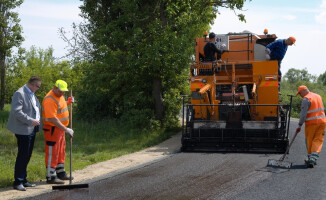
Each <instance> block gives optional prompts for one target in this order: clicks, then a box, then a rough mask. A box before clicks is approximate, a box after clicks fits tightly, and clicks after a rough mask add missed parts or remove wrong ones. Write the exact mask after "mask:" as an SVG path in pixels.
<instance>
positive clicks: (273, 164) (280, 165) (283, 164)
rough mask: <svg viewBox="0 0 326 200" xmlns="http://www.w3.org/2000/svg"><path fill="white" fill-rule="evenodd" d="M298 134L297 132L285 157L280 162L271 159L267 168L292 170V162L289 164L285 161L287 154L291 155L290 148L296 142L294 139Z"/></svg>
mask: <svg viewBox="0 0 326 200" xmlns="http://www.w3.org/2000/svg"><path fill="white" fill-rule="evenodd" d="M297 135H298V133H297V132H296V133H295V134H294V136H293V138H292V140H291V142H290V144H289V146H288V148H287V149H286V151H285V153H284V155H283V156H282V157H281V158H280V159H279V160H275V159H269V160H268V163H267V167H275V168H286V169H290V168H291V166H292V163H291V162H287V161H284V158H285V156H286V154H288V153H289V151H290V147H291V145H292V143H293V141H294V139H295V138H296V137H297Z"/></svg>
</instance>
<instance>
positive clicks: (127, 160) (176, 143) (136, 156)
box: [0, 133, 181, 200]
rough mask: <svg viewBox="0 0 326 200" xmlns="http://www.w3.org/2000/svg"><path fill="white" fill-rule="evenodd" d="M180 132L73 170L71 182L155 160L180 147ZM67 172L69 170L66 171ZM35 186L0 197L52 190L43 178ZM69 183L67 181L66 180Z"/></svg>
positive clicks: (1, 191) (5, 192)
mask: <svg viewBox="0 0 326 200" xmlns="http://www.w3.org/2000/svg"><path fill="white" fill-rule="evenodd" d="M180 139H181V133H179V134H176V135H174V136H173V137H171V138H170V139H168V140H166V141H164V142H163V143H161V144H159V145H157V146H154V147H150V148H147V149H144V150H142V151H139V152H135V153H132V154H128V155H124V156H121V157H118V158H115V159H112V160H108V161H104V162H101V163H97V164H94V165H90V166H88V167H86V168H84V169H82V170H76V171H73V173H72V174H73V177H74V180H73V184H74V183H75V184H78V183H91V182H94V181H97V180H100V179H104V178H105V177H107V176H108V175H110V174H113V173H114V172H118V171H119V170H123V169H128V168H131V167H136V166H138V165H141V164H144V163H147V162H151V161H155V160H158V159H161V158H164V157H166V156H169V155H170V154H173V153H174V152H177V151H179V150H180V147H181V142H180ZM68 173H69V172H68ZM36 184H37V186H36V187H35V188H27V191H17V190H14V189H12V187H11V188H5V189H0V196H1V199H3V200H4V199H20V198H24V197H31V196H36V195H39V194H43V193H48V192H51V191H52V186H53V185H49V184H46V183H45V180H42V181H41V182H37V183H36ZM66 184H69V181H66Z"/></svg>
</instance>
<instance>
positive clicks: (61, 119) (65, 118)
mask: <svg viewBox="0 0 326 200" xmlns="http://www.w3.org/2000/svg"><path fill="white" fill-rule="evenodd" d="M43 119H44V121H46V122H49V121H50V120H49V119H48V118H43ZM68 119H69V117H64V118H60V119H59V121H60V122H63V121H66V120H68Z"/></svg>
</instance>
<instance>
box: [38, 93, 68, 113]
mask: <svg viewBox="0 0 326 200" xmlns="http://www.w3.org/2000/svg"><path fill="white" fill-rule="evenodd" d="M47 98H51V99H53V101H55V102H56V103H57V105H58V110H57V114H60V113H63V112H65V111H66V110H68V107H66V108H64V109H60V105H59V102H58V101H57V100H56V99H55V98H54V97H53V96H51V95H49V96H47V97H44V99H43V100H45V99H47Z"/></svg>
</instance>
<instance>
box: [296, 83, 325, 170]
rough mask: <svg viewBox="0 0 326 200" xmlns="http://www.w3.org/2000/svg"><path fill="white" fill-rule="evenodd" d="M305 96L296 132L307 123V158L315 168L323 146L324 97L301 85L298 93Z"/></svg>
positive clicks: (309, 164)
mask: <svg viewBox="0 0 326 200" xmlns="http://www.w3.org/2000/svg"><path fill="white" fill-rule="evenodd" d="M298 94H300V96H301V97H302V98H303V99H302V103H301V112H300V120H299V125H298V128H297V130H296V134H297V133H299V132H300V130H301V126H302V125H303V123H305V137H306V146H307V153H308V159H306V160H305V162H306V164H307V167H309V168H313V167H314V165H316V164H317V160H318V158H319V153H320V151H321V148H322V146H323V142H324V136H325V128H326V117H325V111H324V105H323V100H322V98H321V97H320V96H319V95H318V94H315V93H313V92H310V91H309V89H308V88H307V87H306V86H304V85H301V86H299V87H298V93H297V95H298Z"/></svg>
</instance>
